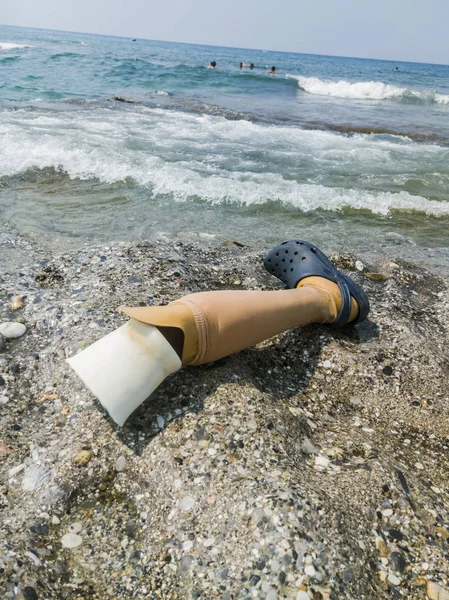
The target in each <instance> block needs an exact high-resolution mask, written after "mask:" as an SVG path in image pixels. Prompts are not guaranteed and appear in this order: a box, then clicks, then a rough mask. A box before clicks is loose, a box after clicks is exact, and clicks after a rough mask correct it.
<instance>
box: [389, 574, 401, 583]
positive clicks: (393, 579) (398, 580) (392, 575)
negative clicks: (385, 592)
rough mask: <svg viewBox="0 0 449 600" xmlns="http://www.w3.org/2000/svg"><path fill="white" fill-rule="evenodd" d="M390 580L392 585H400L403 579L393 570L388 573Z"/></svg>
mask: <svg viewBox="0 0 449 600" xmlns="http://www.w3.org/2000/svg"><path fill="white" fill-rule="evenodd" d="M388 581H389V582H390V583H391V585H399V584H400V583H401V579H400V578H399V577H397V576H396V575H395V574H394V573H391V572H390V573H388Z"/></svg>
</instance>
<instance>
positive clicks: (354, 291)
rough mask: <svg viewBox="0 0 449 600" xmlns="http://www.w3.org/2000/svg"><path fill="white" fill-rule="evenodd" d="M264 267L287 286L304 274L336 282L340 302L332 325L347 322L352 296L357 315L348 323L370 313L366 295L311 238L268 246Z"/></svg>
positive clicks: (353, 322)
mask: <svg viewBox="0 0 449 600" xmlns="http://www.w3.org/2000/svg"><path fill="white" fill-rule="evenodd" d="M264 267H265V269H266V270H267V271H268V272H269V273H271V274H272V275H274V276H275V277H277V278H278V279H280V280H281V281H283V282H284V283H285V284H286V285H287V286H288V287H289V288H292V289H293V288H295V287H296V286H297V285H298V283H299V282H300V281H302V280H303V279H305V278H306V277H324V278H325V279H329V280H330V281H333V282H334V283H336V284H337V285H338V287H339V288H340V292H341V297H342V301H343V302H342V306H341V309H340V312H339V313H338V315H337V318H336V319H335V321H334V322H333V323H331V325H330V326H331V327H335V328H340V327H344V326H345V325H347V323H348V319H349V316H350V314H351V296H352V297H353V298H354V299H355V300H356V301H357V304H358V305H359V314H358V315H357V318H356V319H354V320H353V321H351V323H350V324H351V325H357V323H361V322H362V321H364V320H365V319H366V317H367V315H368V313H369V308H370V307H369V300H368V296H367V295H366V294H365V292H364V291H363V290H362V288H361V287H359V286H358V285H357V284H356V283H355V282H354V281H353V280H352V279H351V278H350V277H348V275H344V274H343V273H341V272H340V271H338V270H337V269H336V268H335V267H334V265H333V264H332V263H331V261H330V260H329V259H328V258H327V256H326V255H325V254H324V253H323V252H321V250H319V249H318V248H317V247H316V246H314V245H313V244H311V243H310V242H304V241H302V240H289V241H288V242H283V243H282V244H280V245H279V246H276V248H273V250H270V252H268V254H267V255H266V256H265V258H264Z"/></svg>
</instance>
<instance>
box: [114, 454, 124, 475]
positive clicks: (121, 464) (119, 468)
mask: <svg viewBox="0 0 449 600" xmlns="http://www.w3.org/2000/svg"><path fill="white" fill-rule="evenodd" d="M125 465H126V458H125V457H124V456H119V457H118V458H117V460H116V462H115V470H116V471H119V472H120V471H123V470H124V468H125Z"/></svg>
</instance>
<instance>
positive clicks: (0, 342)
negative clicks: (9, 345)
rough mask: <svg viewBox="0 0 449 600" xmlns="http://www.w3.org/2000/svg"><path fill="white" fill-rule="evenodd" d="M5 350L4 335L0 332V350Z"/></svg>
mask: <svg viewBox="0 0 449 600" xmlns="http://www.w3.org/2000/svg"><path fill="white" fill-rule="evenodd" d="M5 350H6V342H5V336H4V335H3V334H1V333H0V352H4V351H5Z"/></svg>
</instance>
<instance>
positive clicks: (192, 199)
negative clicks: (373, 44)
mask: <svg viewBox="0 0 449 600" xmlns="http://www.w3.org/2000/svg"><path fill="white" fill-rule="evenodd" d="M211 60H216V61H217V69H215V70H211V69H208V68H207V65H208V64H209V62H210V61H211ZM240 61H243V62H245V63H250V62H253V63H254V64H255V69H254V70H249V69H242V70H241V69H239V67H238V65H239V63H240ZM272 65H276V68H277V71H278V75H277V76H276V77H272V76H269V75H266V71H267V69H268V68H270V67H271V66H272ZM0 67H1V71H0V134H1V139H2V142H1V144H0V227H1V229H2V230H3V234H4V233H5V232H7V234H8V239H9V240H10V239H11V238H12V237H13V236H14V235H16V234H17V235H21V236H25V237H29V238H30V239H39V240H40V241H41V242H43V243H45V244H48V245H49V247H50V248H54V249H63V248H66V247H68V246H77V245H81V244H84V243H89V242H91V241H92V240H95V241H112V240H123V239H141V238H148V237H154V236H158V235H164V236H166V237H169V238H171V237H172V238H176V237H181V238H188V239H198V240H201V241H202V242H204V243H216V242H219V241H223V240H226V239H238V240H239V241H241V242H247V243H250V244H260V245H261V246H263V247H268V246H269V245H270V244H272V243H273V242H276V241H278V240H279V239H283V238H286V237H291V236H295V237H297V236H300V237H303V238H311V239H313V241H315V242H316V243H319V244H322V245H323V246H324V248H325V249H327V250H329V251H330V250H342V249H348V250H352V251H356V252H358V253H360V254H361V255H364V254H365V255H372V254H378V255H379V256H398V255H401V256H404V257H406V258H412V259H415V260H418V262H419V261H420V260H423V258H424V257H428V256H430V259H429V260H430V263H431V266H432V268H433V269H434V270H439V271H444V272H448V271H449V269H448V264H449V258H448V252H447V247H448V240H449V227H448V225H449V186H448V183H449V67H448V66H443V65H427V64H416V63H403V62H398V63H393V62H389V61H376V60H364V59H353V58H339V57H327V56H311V55H304V54H292V53H278V52H264V51H263V50H242V49H235V48H218V47H210V46H195V45H188V44H175V43H168V42H154V41H149V40H136V41H135V42H133V41H131V40H130V39H127V38H116V37H108V36H96V35H88V34H78V33H67V32H56V31H45V30H34V29H25V28H16V27H6V26H0ZM396 67H397V69H396ZM0 242H1V238H0ZM423 249H425V252H423Z"/></svg>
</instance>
